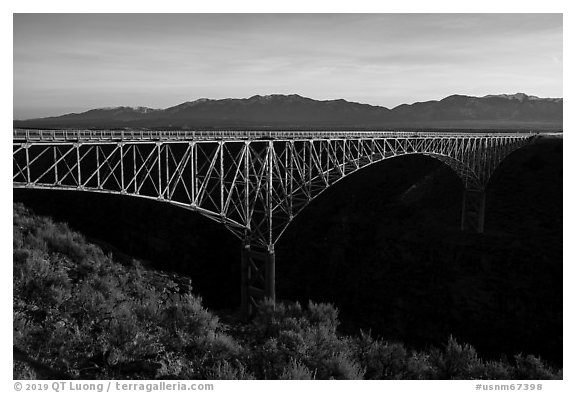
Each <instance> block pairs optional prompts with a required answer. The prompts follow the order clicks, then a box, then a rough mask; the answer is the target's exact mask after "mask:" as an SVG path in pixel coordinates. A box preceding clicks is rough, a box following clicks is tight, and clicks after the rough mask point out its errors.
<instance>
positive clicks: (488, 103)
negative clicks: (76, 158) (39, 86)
mask: <svg viewBox="0 0 576 393" xmlns="http://www.w3.org/2000/svg"><path fill="white" fill-rule="evenodd" d="M562 105H563V100H562V98H539V97H535V96H528V95H526V94H523V93H517V94H512V95H507V94H501V95H487V96H484V97H470V96H464V95H451V96H449V97H446V98H444V99H442V100H440V101H427V102H417V103H414V104H411V105H408V104H403V105H399V106H397V107H395V108H393V109H388V108H385V107H381V106H373V105H368V104H359V103H356V102H348V101H345V100H342V99H339V100H328V101H318V100H313V99H311V98H306V97H301V96H299V95H297V94H292V95H279V94H274V95H268V96H259V95H256V96H253V97H250V98H246V99H233V98H227V99H222V100H211V99H206V98H202V99H199V100H196V101H190V102H185V103H182V104H180V105H176V106H173V107H170V108H166V109H152V108H146V107H135V108H134V107H126V106H121V107H114V108H100V109H92V110H89V111H87V112H83V113H70V114H67V115H63V116H56V117H46V118H41V119H31V120H15V121H14V127H23V128H150V129H154V128H173V129H308V128H314V129H389V128H397V129H420V128H427V129H430V128H476V129H480V128H487V129H520V128H541V129H562V116H563V109H562Z"/></svg>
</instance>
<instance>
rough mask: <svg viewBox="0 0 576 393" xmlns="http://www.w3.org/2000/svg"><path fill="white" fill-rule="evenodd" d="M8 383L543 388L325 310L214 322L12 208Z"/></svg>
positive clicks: (178, 283) (196, 304) (183, 293)
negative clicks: (345, 327)
mask: <svg viewBox="0 0 576 393" xmlns="http://www.w3.org/2000/svg"><path fill="white" fill-rule="evenodd" d="M13 225H14V229H13V235H14V305H13V307H14V325H13V327H14V337H13V343H14V379H74V378H81V379H99V378H103V379H153V378H161V379H172V378H177V379H253V378H258V379H277V378H280V379H314V378H316V379H329V378H336V379H362V378H370V379H374V378H377V379H386V378H388V379H389V378H393V379H403V378H407V379H423V378H442V379H446V378H459V379H460V378H461V379H469V378H485V379H549V378H561V377H562V374H561V372H558V371H556V370H553V369H551V368H549V367H547V366H546V365H545V364H544V363H543V362H542V361H540V360H539V359H538V358H536V357H534V356H532V355H528V356H524V355H517V356H516V357H515V358H514V361H513V362H511V363H508V362H503V361H499V362H486V361H483V360H481V359H480V358H478V356H477V354H476V352H475V350H474V348H472V347H470V346H469V345H461V344H459V343H458V342H457V341H456V340H455V339H454V338H452V337H450V338H449V339H448V340H447V343H446V344H445V345H443V346H442V348H440V349H432V350H429V351H420V352H416V351H409V350H407V349H406V348H405V346H404V345H402V344H400V343H390V342H385V341H381V340H375V339H373V338H371V337H370V336H369V335H366V334H361V335H359V336H342V335H340V334H339V333H338V331H337V327H338V312H337V310H336V309H335V308H334V307H333V306H330V305H327V304H314V303H309V304H308V307H307V308H302V307H301V306H300V305H298V304H290V305H284V304H278V305H277V306H276V308H275V310H274V309H273V307H272V306H271V305H270V304H266V303H265V304H262V312H261V314H260V316H259V317H257V318H256V319H254V320H253V321H252V322H251V323H249V324H240V323H238V322H233V323H231V324H224V323H222V322H220V321H219V319H218V317H216V316H215V315H214V314H212V313H211V312H209V311H208V310H206V309H205V308H203V306H202V304H201V300H200V298H198V297H196V296H194V295H193V294H192V293H191V288H190V285H189V280H187V279H184V278H183V277H180V276H178V275H166V274H161V273H159V272H156V271H153V270H150V269H145V268H143V267H142V266H141V265H140V264H138V263H137V262H134V261H133V262H132V263H131V264H130V265H122V264H120V263H118V262H117V261H115V260H114V259H113V258H112V257H111V256H110V255H105V254H104V253H103V252H102V250H101V249H100V248H99V247H97V246H95V245H93V244H91V243H89V242H87V241H86V240H85V239H84V238H83V236H81V235H80V234H78V233H76V232H73V231H71V230H70V229H69V228H68V227H67V225H66V224H61V223H55V222H53V221H52V220H50V219H46V218H42V217H38V216H34V215H32V214H31V213H30V212H29V211H28V210H27V209H25V208H24V207H23V206H22V205H14V220H13Z"/></svg>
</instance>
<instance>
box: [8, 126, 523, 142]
mask: <svg viewBox="0 0 576 393" xmlns="http://www.w3.org/2000/svg"><path fill="white" fill-rule="evenodd" d="M530 135H534V133H532V132H530V133H526V132H523V133H519V132H510V133H505V132H491V133H486V132H465V133H462V132H457V131H454V132H419V131H418V132H407V131H196V130H195V131H176V130H86V129H66V130H39V129H18V128H15V129H14V134H13V140H14V141H27V142H68V141H124V140H126V141H135V140H137V141H164V140H182V141H186V140H189V141H193V140H222V139H223V140H239V139H242V140H254V139H335V138H381V137H385V138H393V137H397V138H403V137H404V138H409V137H411V138H414V137H436V138H437V137H452V138H453V137H463V136H469V137H483V136H491V137H494V136H507V137H522V138H525V137H527V136H530Z"/></svg>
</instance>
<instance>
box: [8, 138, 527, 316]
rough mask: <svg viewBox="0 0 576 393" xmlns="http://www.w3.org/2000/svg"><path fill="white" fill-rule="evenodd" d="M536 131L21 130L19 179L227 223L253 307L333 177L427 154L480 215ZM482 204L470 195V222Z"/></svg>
mask: <svg viewBox="0 0 576 393" xmlns="http://www.w3.org/2000/svg"><path fill="white" fill-rule="evenodd" d="M533 136H534V134H530V133H482V134H480V133H422V132H418V133H406V132H257V131H254V132H234V131H221V132H197V131H196V132H190V131H90V130H66V131H62V130H59V131H53V130H52V131H51V130H14V136H13V185H14V187H23V188H43V189H54V188H57V189H67V190H79V191H91V192H102V193H112V194H122V195H131V196H137V197H142V198H149V199H154V200H158V201H164V202H167V203H171V204H174V205H177V206H180V207H182V208H185V209H189V210H192V211H197V212H199V213H200V214H202V215H204V216H206V217H208V218H210V219H212V220H215V221H218V222H221V223H223V224H224V225H225V226H226V227H227V228H228V229H229V230H230V231H232V232H233V233H234V234H235V235H236V236H237V237H239V238H240V239H242V241H243V251H242V255H243V258H242V260H243V266H244V267H243V269H242V270H243V277H242V281H243V287H244V291H243V306H244V308H249V307H252V304H253V302H254V301H255V299H257V298H261V297H263V296H269V297H274V244H275V243H276V242H277V241H278V239H279V238H280V236H281V235H282V233H283V232H284V231H285V230H286V228H287V226H288V224H289V223H290V222H291V221H292V220H293V219H294V217H295V216H296V215H297V214H298V213H299V212H300V211H302V209H303V208H304V207H305V206H306V205H307V204H308V203H310V201H312V200H313V199H314V198H315V197H317V196H318V195H320V194H321V193H322V192H323V191H324V190H326V189H327V188H328V187H330V186H331V185H332V184H334V183H336V182H338V181H339V180H341V179H343V178H344V177H346V176H348V175H350V174H352V173H354V172H356V171H358V170H360V169H361V168H364V167H366V166H368V165H371V164H374V163H376V162H379V161H382V160H385V159H388V158H392V157H396V156H402V155H407V154H424V155H427V156H430V157H434V158H436V159H438V160H440V161H442V162H444V163H446V164H447V165H449V166H450V167H451V168H453V169H454V171H455V172H456V173H457V174H458V176H459V177H460V178H461V179H462V181H463V184H464V189H465V190H466V192H469V193H471V194H470V195H476V194H478V195H481V202H480V205H481V206H480V207H479V208H478V207H477V208H476V210H478V209H481V210H482V211H481V212H479V211H476V212H474V211H472V213H471V216H475V215H476V216H478V215H480V214H482V215H483V209H484V202H483V192H484V188H485V187H486V185H487V183H488V180H489V178H490V175H491V174H492V173H493V172H494V170H495V168H496V167H497V166H498V164H499V163H500V162H501V161H502V160H503V159H504V158H505V157H506V156H507V155H508V154H509V153H511V152H512V151H514V150H516V149H518V148H520V147H522V146H523V145H525V144H527V143H528V142H529V140H530V138H531V137H533ZM467 200H468V203H466V201H467ZM474 204H475V202H473V201H471V199H470V198H467V197H466V195H465V208H464V209H463V218H462V226H463V228H464V227H465V226H466V222H468V221H469V218H470V217H469V216H470V214H468V213H467V212H466V211H467V209H469V208H470V206H474ZM466 206H468V208H467V207H466ZM474 219H477V218H473V220H474ZM482 222H483V220H482ZM482 226H483V223H482V224H481V225H480V227H479V228H476V229H477V230H480V231H481V230H482Z"/></svg>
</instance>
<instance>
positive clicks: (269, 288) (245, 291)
mask: <svg viewBox="0 0 576 393" xmlns="http://www.w3.org/2000/svg"><path fill="white" fill-rule="evenodd" d="M241 269H242V282H241V306H240V307H241V311H242V315H243V316H244V317H245V318H250V317H252V316H253V315H254V314H255V312H256V309H257V304H258V302H259V301H261V300H263V299H265V298H268V299H270V300H272V301H275V300H276V277H275V276H276V256H275V254H274V246H273V245H270V246H268V247H267V248H263V247H259V246H255V245H253V244H250V243H249V242H247V241H244V243H243V244H242V266H241Z"/></svg>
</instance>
